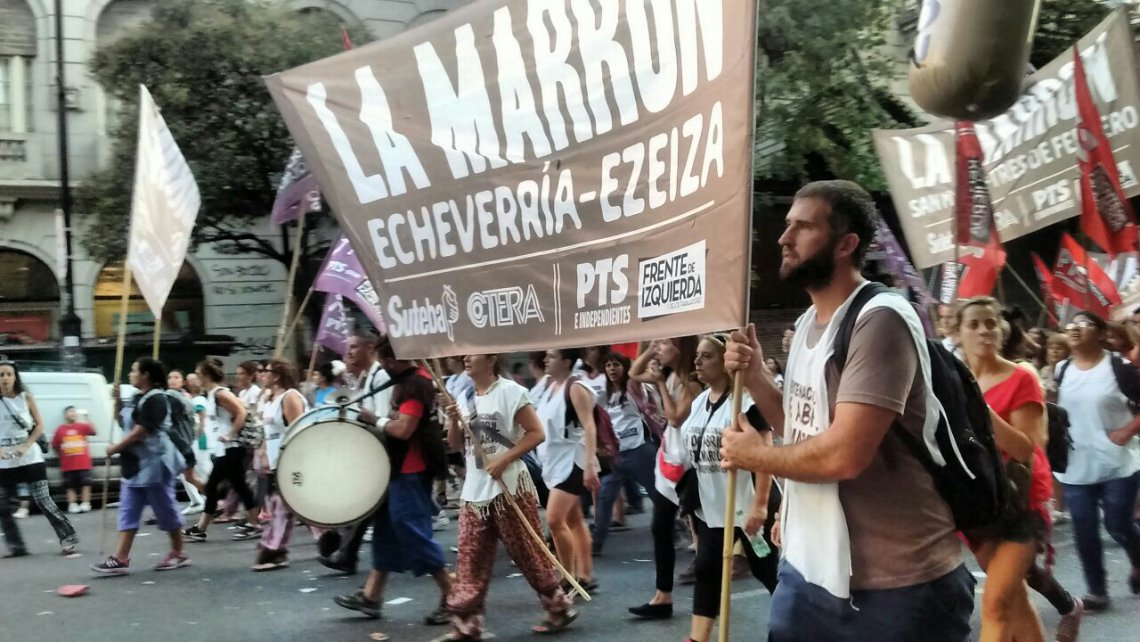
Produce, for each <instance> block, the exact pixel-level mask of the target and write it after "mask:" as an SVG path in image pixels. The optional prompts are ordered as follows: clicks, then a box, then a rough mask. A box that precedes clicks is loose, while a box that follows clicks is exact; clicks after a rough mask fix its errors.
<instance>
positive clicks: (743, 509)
mask: <svg viewBox="0 0 1140 642" xmlns="http://www.w3.org/2000/svg"><path fill="white" fill-rule="evenodd" d="M752 405H753V404H752V398H751V397H749V396H748V394H747V393H745V395H744V399H743V401H742V403H741V406H740V410H741V412H747V411H748V409H749V408H751V407H752ZM731 425H732V393H731V392H726V393H725V394H724V398H723V400H722V402H721V403H719V404H717V405H716V407H715V409H714V408H713V407H712V406H711V405H710V404H709V391H708V390H705V391H704V392H702V393H701V394H700V395H698V396H697V398H696V399H694V400H693V410H692V412H691V413H690V414H689V418H688V419H686V420H685V423H684V424H682V426H681V437H682V440H683V442H684V444H685V462H684V464H685V468H686V469H688V468H693V467H696V469H697V487H698V489H699V490H700V495H701V508H700V510H698V511H697V517H699V518H700V519H701V520H702V521H704V523H705V524H708V526H709V528H724V509H725V504H726V500H727V499H728V473H727V472H725V470H724V469H723V468H721V467H720V461H721V459H720V437H721V434H722V433H723V432H724V429H725V428H728V427H729V426H731ZM755 497H756V489H755V488H754V487H753V485H752V475H751V474H750V473H749V472H748V471H746V470H741V471H737V473H736V525H737V526H739V527H741V528H743V527H744V525H745V522H747V513H748V511H749V509H750V508H751V506H752V500H753V499H754V498H755Z"/></svg>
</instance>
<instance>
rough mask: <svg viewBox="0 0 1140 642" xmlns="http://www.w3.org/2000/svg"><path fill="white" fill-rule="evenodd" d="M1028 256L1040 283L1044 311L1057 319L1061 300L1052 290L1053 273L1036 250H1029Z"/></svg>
mask: <svg viewBox="0 0 1140 642" xmlns="http://www.w3.org/2000/svg"><path fill="white" fill-rule="evenodd" d="M1029 257H1030V258H1032V259H1033V271H1034V272H1035V273H1036V274H1037V282H1038V283H1040V284H1041V298H1042V299H1043V300H1044V303H1045V308H1046V309H1045V312H1046V313H1048V314H1049V316H1052V317H1053V318H1054V319H1058V318H1060V316H1059V313H1060V307H1061V301H1060V299H1058V298H1057V296H1056V294H1054V292H1053V273H1052V272H1050V271H1049V266H1048V265H1045V261H1043V260H1042V259H1041V257H1040V256H1038V255H1037V253H1036V252H1030V253H1029Z"/></svg>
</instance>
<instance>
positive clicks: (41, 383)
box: [20, 372, 122, 494]
mask: <svg viewBox="0 0 1140 642" xmlns="http://www.w3.org/2000/svg"><path fill="white" fill-rule="evenodd" d="M20 380H21V381H22V382H23V384H24V388H25V389H26V390H27V391H28V392H30V393H31V394H32V396H33V397H34V398H35V400H36V407H38V408H39V411H40V417H41V418H42V419H43V422H44V436H45V437H47V440H48V442H49V443H50V442H51V439H52V437H53V436H54V435H55V430H56V428H58V427H59V425H60V424H62V423H64V418H63V411H64V409H65V408H67V407H68V406H75V409H76V410H77V411H78V412H79V414H80V419H79V420H80V421H82V422H86V423H89V424H91V426H92V427H94V428H95V436H94V437H91V438H89V439H88V443H89V444H90V447H91V458H92V460H94V463H95V470H94V471H93V473H94V478H95V481H96V486H97V488H95V489H93V490H94V491H95V493H96V494H98V492H99V490H100V489H99V488H98V487H99V486H101V483H102V481H103V471H104V460H105V457H106V454H107V446H108V445H109V444H111V443H113V442H115V441H119V440H120V439H121V438H122V431H121V430H120V428H119V423H118V421H117V418H116V417H114V416H113V415H114V412H115V407H114V405H113V403H112V401H111V386H110V385H108V384H107V380H106V379H104V378H103V375H101V374H98V373H91V372H21V373H20ZM45 455H46V459H47V462H48V481H49V482H50V484H51V486H52V491H53V492H62V487H61V486H60V485H61V484H62V481H63V479H62V476H61V475H60V472H59V464H58V459H59V457H58V455H57V454H56V453H55V452H54V451H53V452H49V453H45ZM118 477H119V467H118V460H116V461H115V462H114V463H113V464H112V466H111V480H112V482H115V481H117V480H118ZM113 485H115V486H117V484H113Z"/></svg>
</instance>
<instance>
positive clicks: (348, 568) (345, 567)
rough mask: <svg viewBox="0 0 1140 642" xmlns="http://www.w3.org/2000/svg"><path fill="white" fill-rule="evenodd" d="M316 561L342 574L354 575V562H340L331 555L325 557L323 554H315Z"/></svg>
mask: <svg viewBox="0 0 1140 642" xmlns="http://www.w3.org/2000/svg"><path fill="white" fill-rule="evenodd" d="M317 562H318V563H319V564H320V565H321V566H323V567H325V568H327V569H330V570H333V571H336V572H338V573H341V574H343V575H356V562H353V563H351V564H349V563H347V562H342V561H340V560H339V559H335V558H333V557H325V556H323V555H318V556H317Z"/></svg>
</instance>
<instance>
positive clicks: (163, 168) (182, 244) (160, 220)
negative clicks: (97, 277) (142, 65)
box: [127, 85, 201, 317]
mask: <svg viewBox="0 0 1140 642" xmlns="http://www.w3.org/2000/svg"><path fill="white" fill-rule="evenodd" d="M200 204H201V198H200V197H199V195H198V184H197V183H195V182H194V175H193V174H192V173H191V172H190V166H189V165H187V164H186V159H185V158H184V157H183V156H182V152H181V151H180V150H179V149H178V144H177V143H175V142H174V137H173V136H171V135H170V130H169V129H167V128H166V122H165V121H163V120H162V114H160V113H159V111H158V107H157V106H156V105H155V104H154V100H153V99H152V98H151V97H150V92H149V91H147V89H146V87H145V86H143V85H139V145H138V161H137V164H136V166H135V192H134V200H133V201H132V203H131V235H130V245H129V249H128V251H127V265H128V267H129V268H130V270H131V274H132V275H133V276H134V279H135V282H136V283H138V286H139V290H140V291H141V292H142V294H143V298H145V299H146V303H147V305H148V306H149V307H150V311H151V312H153V313H154V316H156V317H158V316H161V314H162V308H163V306H164V305H166V298H167V297H168V296H170V288H171V287H173V286H174V280H175V279H176V278H178V271H179V270H181V269H182V262H183V261H184V260H185V259H186V249H187V248H188V247H189V245H190V233H191V232H192V231H193V230H194V221H195V219H197V218H198V206H199V205H200Z"/></svg>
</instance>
